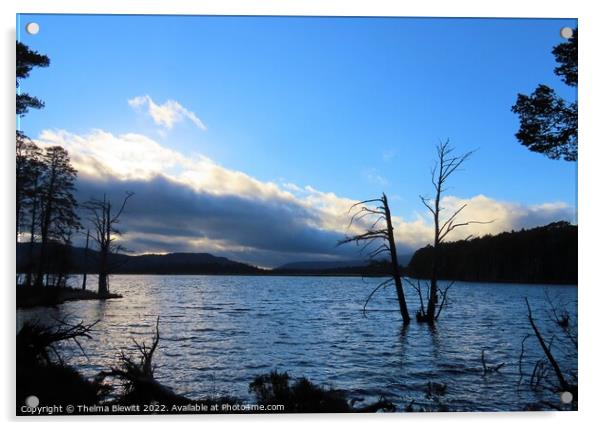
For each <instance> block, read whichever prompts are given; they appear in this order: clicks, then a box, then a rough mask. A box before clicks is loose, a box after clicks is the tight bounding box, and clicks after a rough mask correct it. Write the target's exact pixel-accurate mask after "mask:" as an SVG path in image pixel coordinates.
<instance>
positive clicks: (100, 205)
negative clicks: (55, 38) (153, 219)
mask: <svg viewBox="0 0 602 430" xmlns="http://www.w3.org/2000/svg"><path fill="white" fill-rule="evenodd" d="M49 64H50V60H49V59H48V57H47V56H45V55H42V54H40V53H38V52H36V51H33V50H31V49H30V48H29V47H28V46H26V45H25V44H23V43H21V42H17V46H16V76H17V83H16V86H17V97H16V114H17V115H19V116H23V115H25V114H26V113H27V112H28V111H29V109H41V108H43V107H44V102H43V101H41V100H40V99H38V98H37V97H33V96H31V95H29V94H27V93H24V92H21V91H20V87H21V81H22V80H23V79H25V78H27V77H28V76H29V74H30V72H31V71H32V69H33V68H34V67H47V66H48V65H49ZM76 179H77V171H76V170H75V168H74V167H73V165H72V164H71V160H70V157H69V153H68V152H67V150H65V149H64V148H63V147H61V146H50V147H44V148H40V147H39V146H38V145H36V144H35V143H34V142H33V141H32V140H31V139H30V138H28V137H27V135H26V134H25V133H24V132H22V131H20V130H18V131H17V132H16V191H15V194H16V242H17V247H19V245H20V243H22V242H25V243H27V244H28V245H27V250H28V252H27V254H28V255H27V257H26V258H25V259H26V261H27V265H26V267H21V268H20V275H21V276H20V277H18V279H17V282H18V283H20V284H21V285H25V286H35V287H38V288H40V287H44V286H66V281H67V275H68V274H69V273H70V272H71V262H70V255H71V253H70V249H71V243H72V240H73V238H74V236H75V235H77V234H78V233H79V232H80V231H81V230H82V228H83V226H82V223H81V219H80V217H79V214H78V209H79V207H80V205H78V202H77V200H76V199H75V195H74V194H75V182H76ZM131 196H132V193H127V194H126V197H125V199H124V200H123V202H122V204H121V206H120V207H119V209H118V210H117V211H116V212H112V206H111V201H110V200H108V199H106V197H105V198H104V199H103V200H102V201H100V200H96V199H92V200H90V201H88V202H86V203H85V204H84V205H83V209H86V210H87V211H88V212H89V213H90V214H91V217H90V220H89V222H90V223H91V225H92V227H93V229H94V234H93V236H92V237H93V239H94V241H95V242H96V244H97V246H98V249H99V252H98V255H99V256H100V258H99V262H98V263H99V271H98V273H99V291H98V292H99V294H100V295H106V294H108V276H109V273H110V267H109V265H108V262H107V256H108V254H109V253H111V252H115V251H117V247H115V245H114V241H115V238H116V236H118V235H119V234H120V232H119V231H118V230H117V229H116V228H115V225H116V224H117V223H118V222H119V217H120V215H121V214H122V212H123V210H124V208H125V204H126V202H127V200H128V199H129V198H130V197H131ZM84 288H85V284H84Z"/></svg>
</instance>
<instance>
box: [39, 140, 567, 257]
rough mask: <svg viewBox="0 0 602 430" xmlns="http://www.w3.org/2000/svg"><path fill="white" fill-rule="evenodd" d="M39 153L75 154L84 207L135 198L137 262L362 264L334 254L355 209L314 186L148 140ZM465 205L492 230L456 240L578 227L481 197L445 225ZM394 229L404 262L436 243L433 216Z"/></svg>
mask: <svg viewBox="0 0 602 430" xmlns="http://www.w3.org/2000/svg"><path fill="white" fill-rule="evenodd" d="M37 143H38V144H40V145H41V146H50V145H61V146H63V147H64V148H66V149H67V150H68V151H69V153H70V155H71V159H72V162H73V164H74V166H75V168H76V169H77V170H78V172H79V176H78V184H77V186H78V196H77V197H78V199H79V200H80V201H85V200H87V199H89V198H91V197H98V196H100V195H102V194H104V193H106V194H107V196H108V197H109V198H111V199H113V200H119V199H120V198H122V197H123V195H124V192H125V191H126V190H127V191H133V192H135V193H136V195H135V196H134V197H133V198H132V199H131V200H130V202H129V203H128V207H127V210H126V213H125V215H124V216H123V222H122V225H121V228H122V230H123V231H124V232H125V234H124V236H123V237H122V239H121V240H122V241H123V245H124V246H125V247H126V248H127V249H129V250H130V251H132V252H135V253H142V252H174V251H190V252H211V253H215V254H218V255H223V256H226V257H229V258H233V259H237V260H239V261H244V262H249V263H252V264H257V265H260V266H266V267H273V266H276V265H279V264H283V263H286V262H290V261H299V260H323V259H346V258H358V249H357V248H356V247H355V246H353V245H346V246H341V247H337V246H336V243H337V241H338V240H339V239H341V238H343V237H344V235H345V234H346V233H350V234H352V233H354V232H357V231H360V230H361V228H363V227H365V226H366V224H364V225H363V226H362V225H359V226H352V227H351V229H349V230H348V223H349V214H348V211H349V208H350V206H351V205H352V204H354V203H356V200H354V199H351V198H347V197H343V196H338V195H336V194H335V193H332V192H323V191H320V190H317V189H315V188H313V187H311V186H309V185H306V186H300V185H298V184H292V183H275V182H265V181H259V180H257V179H255V178H253V177H251V176H250V175H247V174H246V173H244V172H240V171H236V170H232V169H228V168H226V167H224V166H221V165H220V164H218V163H216V162H214V161H213V160H211V159H209V158H208V157H205V156H203V155H199V154H197V155H192V156H188V155H184V154H182V153H180V152H178V151H174V150H172V149H170V148H167V147H165V146H162V145H161V144H159V143H157V142H156V141H154V140H153V139H150V138H149V137H147V136H144V135H141V134H133V133H128V134H122V135H114V134H112V133H109V132H106V131H103V130H92V131H90V132H89V133H87V134H84V135H78V134H73V133H70V132H68V131H65V130H44V131H43V132H42V133H41V134H40V136H39V138H38V139H37ZM465 203H467V204H468V206H467V207H466V209H465V210H464V211H463V212H462V214H461V216H460V217H459V218H458V221H460V222H461V221H463V220H481V221H489V220H493V221H494V222H492V223H490V224H474V225H470V226H468V227H466V228H464V229H457V230H454V231H453V233H452V234H450V236H449V237H448V239H449V240H456V239H463V238H465V237H466V236H468V235H473V236H479V235H483V234H495V233H499V232H501V231H509V230H513V229H520V228H529V227H534V226H537V225H542V224H547V223H549V222H552V221H557V220H561V219H563V220H568V221H572V220H573V218H574V209H573V208H572V207H570V206H569V205H567V204H566V203H563V202H553V203H546V204H543V205H524V204H520V203H514V202H504V201H498V200H495V199H492V198H490V197H487V196H484V195H477V196H473V197H470V198H460V197H456V196H447V197H445V198H444V199H443V201H442V205H443V207H444V215H445V214H451V213H453V212H454V211H455V210H456V209H457V208H459V207H460V206H461V205H463V204H465ZM393 222H394V228H395V235H396V240H397V242H398V246H399V247H400V253H407V252H411V251H413V250H414V249H416V248H418V247H421V246H424V245H425V244H427V243H429V242H430V241H431V240H432V235H433V232H432V223H431V220H430V218H429V216H428V213H427V212H426V210H425V212H424V213H417V214H415V216H414V219H411V220H409V219H404V218H402V217H399V216H394V217H393ZM366 223H367V220H366Z"/></svg>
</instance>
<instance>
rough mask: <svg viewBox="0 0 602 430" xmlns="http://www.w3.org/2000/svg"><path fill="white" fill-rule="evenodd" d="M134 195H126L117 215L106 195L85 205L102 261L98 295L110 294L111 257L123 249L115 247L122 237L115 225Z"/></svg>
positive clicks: (99, 269)
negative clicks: (117, 240)
mask: <svg viewBox="0 0 602 430" xmlns="http://www.w3.org/2000/svg"><path fill="white" fill-rule="evenodd" d="M133 195H134V193H132V192H126V193H125V197H124V199H123V201H122V203H121V207H120V208H119V210H118V211H117V213H115V214H113V213H112V210H113V207H112V204H111V201H110V200H108V199H107V196H106V195H104V196H103V199H102V200H97V199H92V200H90V201H88V202H86V203H85V205H84V207H85V208H86V209H87V210H88V212H89V213H90V214H91V216H90V222H91V223H92V226H93V227H94V230H95V231H94V236H93V239H94V241H95V242H96V244H97V245H98V251H99V253H98V254H99V260H100V261H99V266H98V294H99V295H101V296H106V295H107V294H109V274H110V267H109V255H110V254H112V253H117V252H119V251H120V250H121V249H122V248H121V247H120V246H119V245H115V239H116V237H117V236H120V235H121V232H120V231H119V230H118V229H117V228H116V227H115V225H116V224H118V223H119V217H120V216H121V214H122V213H123V210H124V209H125V205H126V203H127V202H128V200H129V199H130V198H131V197H132V196H133Z"/></svg>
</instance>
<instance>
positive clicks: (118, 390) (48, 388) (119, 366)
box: [16, 319, 396, 415]
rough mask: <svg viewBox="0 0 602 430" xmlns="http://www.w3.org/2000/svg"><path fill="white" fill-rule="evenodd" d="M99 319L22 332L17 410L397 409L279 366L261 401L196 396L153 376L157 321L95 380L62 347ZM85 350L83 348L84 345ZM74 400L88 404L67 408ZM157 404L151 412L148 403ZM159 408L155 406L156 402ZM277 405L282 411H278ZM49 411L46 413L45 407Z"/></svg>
mask: <svg viewBox="0 0 602 430" xmlns="http://www.w3.org/2000/svg"><path fill="white" fill-rule="evenodd" d="M94 325H95V324H90V325H85V324H83V323H79V324H75V325H71V324H67V323H65V322H62V321H59V322H58V324H57V325H56V326H54V327H45V326H42V325H40V324H38V323H28V324H25V325H24V326H23V328H22V329H21V331H20V332H19V333H18V334H17V374H16V376H17V411H16V412H17V415H31V414H32V413H33V414H35V413H36V412H31V411H28V410H27V408H25V407H24V405H26V404H27V398H28V397H29V396H31V395H32V394H35V396H36V397H37V398H38V399H39V405H38V407H39V408H44V407H53V408H54V410H53V414H59V415H60V414H107V413H117V414H145V413H171V414H174V413H249V412H253V413H263V412H279V413H299V412H317V413H319V412H379V411H384V412H392V411H395V410H396V408H395V406H394V405H393V404H392V403H391V402H389V401H388V400H386V399H384V398H381V399H380V400H378V401H377V402H374V403H371V404H368V405H365V406H362V407H355V406H354V405H353V404H354V402H353V401H350V400H348V399H347V396H346V393H345V392H344V391H342V390H336V389H333V388H325V387H320V386H318V385H316V384H314V383H313V382H311V381H309V380H308V379H307V378H303V377H301V378H298V379H294V378H292V377H291V376H290V375H289V374H288V373H286V372H284V373H279V372H277V371H273V372H271V373H269V374H265V375H260V376H257V377H256V378H255V379H254V380H253V381H252V382H251V383H250V384H249V392H250V393H252V394H253V395H254V396H255V399H256V403H254V404H253V405H249V404H247V403H245V402H244V401H242V400H240V399H236V398H234V397H227V396H226V397H214V398H212V397H206V398H202V399H190V398H188V397H185V396H182V395H179V394H177V393H176V392H175V391H173V390H172V389H171V388H169V387H167V386H165V385H163V384H161V383H160V382H158V381H157V380H156V379H155V377H154V370H155V365H154V363H153V355H154V353H155V352H156V350H157V347H158V344H159V339H160V337H159V320H158V319H157V327H156V334H155V337H154V338H153V340H152V343H151V344H150V345H146V344H145V343H137V342H136V341H134V345H135V347H136V348H135V349H136V354H134V355H129V354H126V353H125V352H123V351H121V352H120V353H119V354H118V359H117V363H116V365H115V366H114V367H112V368H110V369H107V370H104V371H102V372H100V373H98V374H97V375H96V377H95V378H93V379H91V380H90V379H87V378H85V377H84V376H82V375H81V374H80V373H79V372H78V371H77V370H76V369H75V368H73V367H71V366H69V365H68V364H67V363H66V362H65V361H64V359H63V357H62V356H61V354H60V353H59V352H58V344H59V343H60V342H67V341H72V342H75V343H76V344H77V345H78V346H79V347H80V348H81V345H80V343H79V341H78V339H80V338H82V337H88V338H89V337H91V332H92V330H93V327H94ZM82 352H84V351H83V349H82ZM69 405H85V406H86V408H83V407H82V408H80V407H77V408H76V409H75V410H73V411H71V412H69V410H68V409H67V407H68V406H69ZM145 405H146V406H148V405H151V407H150V409H149V408H148V407H145ZM152 405H154V406H152ZM275 405H278V409H273V407H274V406H275ZM42 414H43V415H46V414H45V413H43V412H42Z"/></svg>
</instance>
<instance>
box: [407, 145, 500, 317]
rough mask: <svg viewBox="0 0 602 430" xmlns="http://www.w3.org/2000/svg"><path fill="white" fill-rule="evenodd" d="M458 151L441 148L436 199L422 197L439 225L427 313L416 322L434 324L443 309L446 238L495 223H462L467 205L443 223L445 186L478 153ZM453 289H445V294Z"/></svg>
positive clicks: (434, 181) (433, 173) (433, 179)
mask: <svg viewBox="0 0 602 430" xmlns="http://www.w3.org/2000/svg"><path fill="white" fill-rule="evenodd" d="M453 152H454V148H453V147H452V146H451V145H450V143H449V139H448V140H446V141H445V142H441V143H440V144H439V145H437V161H436V163H435V166H433V168H432V169H431V182H432V184H433V187H434V189H435V197H434V199H429V198H427V197H423V196H420V200H421V201H422V203H423V204H424V206H426V208H427V209H428V210H429V212H430V213H431V214H432V216H433V221H434V225H435V227H434V228H435V234H434V238H433V252H432V256H433V261H432V266H431V279H430V288H429V294H428V304H427V308H426V312H425V311H424V309H421V310H420V311H419V312H418V313H417V314H416V319H417V320H418V321H420V322H428V323H430V324H433V323H434V322H435V320H436V319H437V317H438V316H439V314H440V312H441V309H442V307H439V309H437V303H438V302H439V293H440V292H441V290H440V289H439V287H438V269H439V250H440V244H441V243H442V242H443V241H444V240H445V238H446V237H447V236H448V235H449V234H450V233H451V232H452V231H454V230H455V229H457V228H459V227H465V226H468V225H471V224H488V223H491V222H492V221H485V222H482V221H464V222H458V221H457V218H458V215H460V213H461V212H462V211H463V210H464V208H466V206H467V204H463V205H462V206H460V208H458V209H457V210H456V211H455V212H454V213H453V214H452V215H451V216H450V217H449V218H447V219H446V220H442V219H441V212H442V211H443V210H444V208H443V207H442V206H441V200H442V198H443V193H444V192H445V191H446V188H445V183H446V182H447V180H448V179H449V177H450V176H451V175H452V174H453V173H454V172H456V171H457V170H458V169H460V167H461V166H462V165H463V164H464V162H465V161H466V160H467V159H468V158H469V157H470V156H471V155H472V154H473V153H474V151H470V152H466V153H464V154H461V155H457V156H456V155H453ZM448 289H449V286H448V287H447V288H446V289H445V293H447V290H448Z"/></svg>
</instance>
